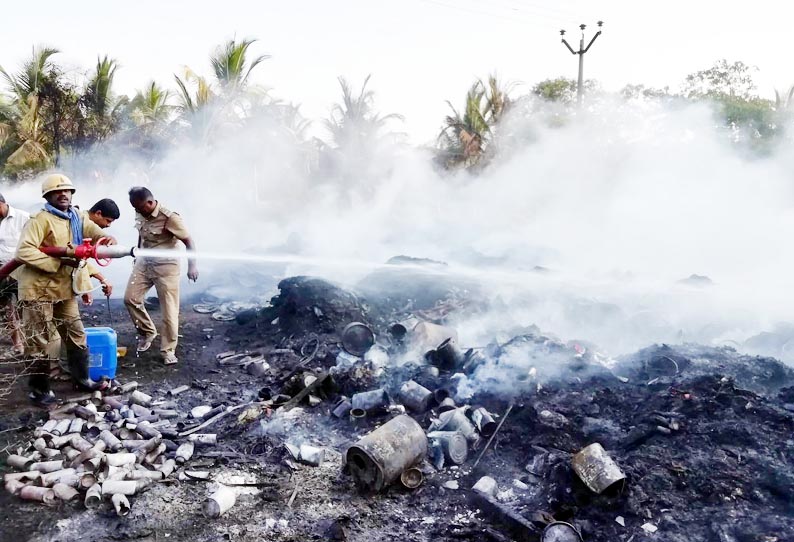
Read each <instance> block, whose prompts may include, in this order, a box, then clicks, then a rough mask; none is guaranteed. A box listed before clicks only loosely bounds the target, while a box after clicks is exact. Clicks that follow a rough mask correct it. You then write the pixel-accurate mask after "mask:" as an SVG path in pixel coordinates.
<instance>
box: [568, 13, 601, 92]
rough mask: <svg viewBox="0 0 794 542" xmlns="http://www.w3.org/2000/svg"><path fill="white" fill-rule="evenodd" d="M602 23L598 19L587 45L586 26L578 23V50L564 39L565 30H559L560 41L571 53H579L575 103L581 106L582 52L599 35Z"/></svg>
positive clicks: (582, 80)
mask: <svg viewBox="0 0 794 542" xmlns="http://www.w3.org/2000/svg"><path fill="white" fill-rule="evenodd" d="M603 25H604V21H598V32H596V34H595V36H593V39H591V40H590V43H588V44H587V47H585V46H584V29H585V28H586V27H587V25H585V24H580V25H579V28H580V29H581V30H582V37H581V38H579V50H578V51H574V50H573V47H571V46H570V45H569V44H568V42H567V41H566V40H565V30H560V36H562V42H563V43H564V44H565V46H566V47H567V48H568V50H569V51H570V52H571V54H572V55H579V80H578V81H577V84H576V103H577V104H578V105H579V106H581V105H582V96H583V94H584V88H583V86H584V54H585V53H586V52H587V51H589V50H590V47H591V46H592V45H593V43H594V42H595V40H596V38H598V36H600V35H601V27H602V26H603Z"/></svg>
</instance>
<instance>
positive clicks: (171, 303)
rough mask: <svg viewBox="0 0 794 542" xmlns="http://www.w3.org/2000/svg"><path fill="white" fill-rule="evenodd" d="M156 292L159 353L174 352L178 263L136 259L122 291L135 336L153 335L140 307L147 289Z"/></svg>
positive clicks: (151, 326) (177, 330)
mask: <svg viewBox="0 0 794 542" xmlns="http://www.w3.org/2000/svg"><path fill="white" fill-rule="evenodd" d="M152 286H154V289H155V290H156V291H157V299H159V300H160V310H161V312H162V315H163V328H162V331H161V332H160V351H161V352H162V353H163V354H165V353H169V352H170V353H174V351H175V350H176V344H177V338H178V335H179V262H155V263H151V262H145V261H142V260H138V261H137V262H135V266H134V267H133V268H132V275H130V280H129V282H128V283H127V290H126V291H125V292H124V304H125V305H126V306H127V311H128V312H129V313H130V318H132V323H133V324H135V329H137V330H138V335H140V336H142V337H145V336H152V335H155V334H156V333H157V328H155V327H154V322H153V321H152V317H151V316H149V313H148V312H146V307H144V305H143V300H144V299H145V296H146V292H148V291H149V290H150V289H151V287H152Z"/></svg>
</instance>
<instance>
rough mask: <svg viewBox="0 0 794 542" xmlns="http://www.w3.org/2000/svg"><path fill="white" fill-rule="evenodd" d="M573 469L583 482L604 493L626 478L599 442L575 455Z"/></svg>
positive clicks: (597, 491)
mask: <svg viewBox="0 0 794 542" xmlns="http://www.w3.org/2000/svg"><path fill="white" fill-rule="evenodd" d="M572 464H573V470H574V471H575V472H576V474H577V475H578V476H579V478H581V480H582V482H584V483H585V485H586V486H587V487H588V488H590V490H591V491H594V492H595V493H603V492H604V491H606V490H607V489H608V488H610V487H612V486H614V485H615V484H617V483H619V482H622V481H623V480H625V479H626V475H625V474H623V471H621V470H620V467H618V465H617V463H615V462H614V461H613V460H612V458H611V457H609V454H607V452H606V450H604V447H603V446H601V445H600V444H599V443H597V442H594V443H593V444H591V445H589V446H587V447H585V448H582V450H581V451H579V453H577V454H576V455H575V456H573V460H572Z"/></svg>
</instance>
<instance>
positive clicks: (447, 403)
mask: <svg viewBox="0 0 794 542" xmlns="http://www.w3.org/2000/svg"><path fill="white" fill-rule="evenodd" d="M456 408H458V407H457V405H455V400H454V399H453V398H452V397H447V398H446V399H444V400H443V401H441V402H440V403H439V405H438V408H437V409H436V410H437V411H438V412H439V414H440V413H441V412H447V411H448V410H455V409H456Z"/></svg>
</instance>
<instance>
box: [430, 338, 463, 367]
mask: <svg viewBox="0 0 794 542" xmlns="http://www.w3.org/2000/svg"><path fill="white" fill-rule="evenodd" d="M435 362H436V363H435V364H436V365H438V367H440V368H441V369H449V370H452V369H457V368H458V367H460V366H461V365H463V352H462V351H461V349H460V347H459V346H458V343H457V342H456V341H455V339H453V338H451V337H450V338H448V339H446V340H445V341H444V342H442V343H441V344H439V345H438V347H436V355H435Z"/></svg>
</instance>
